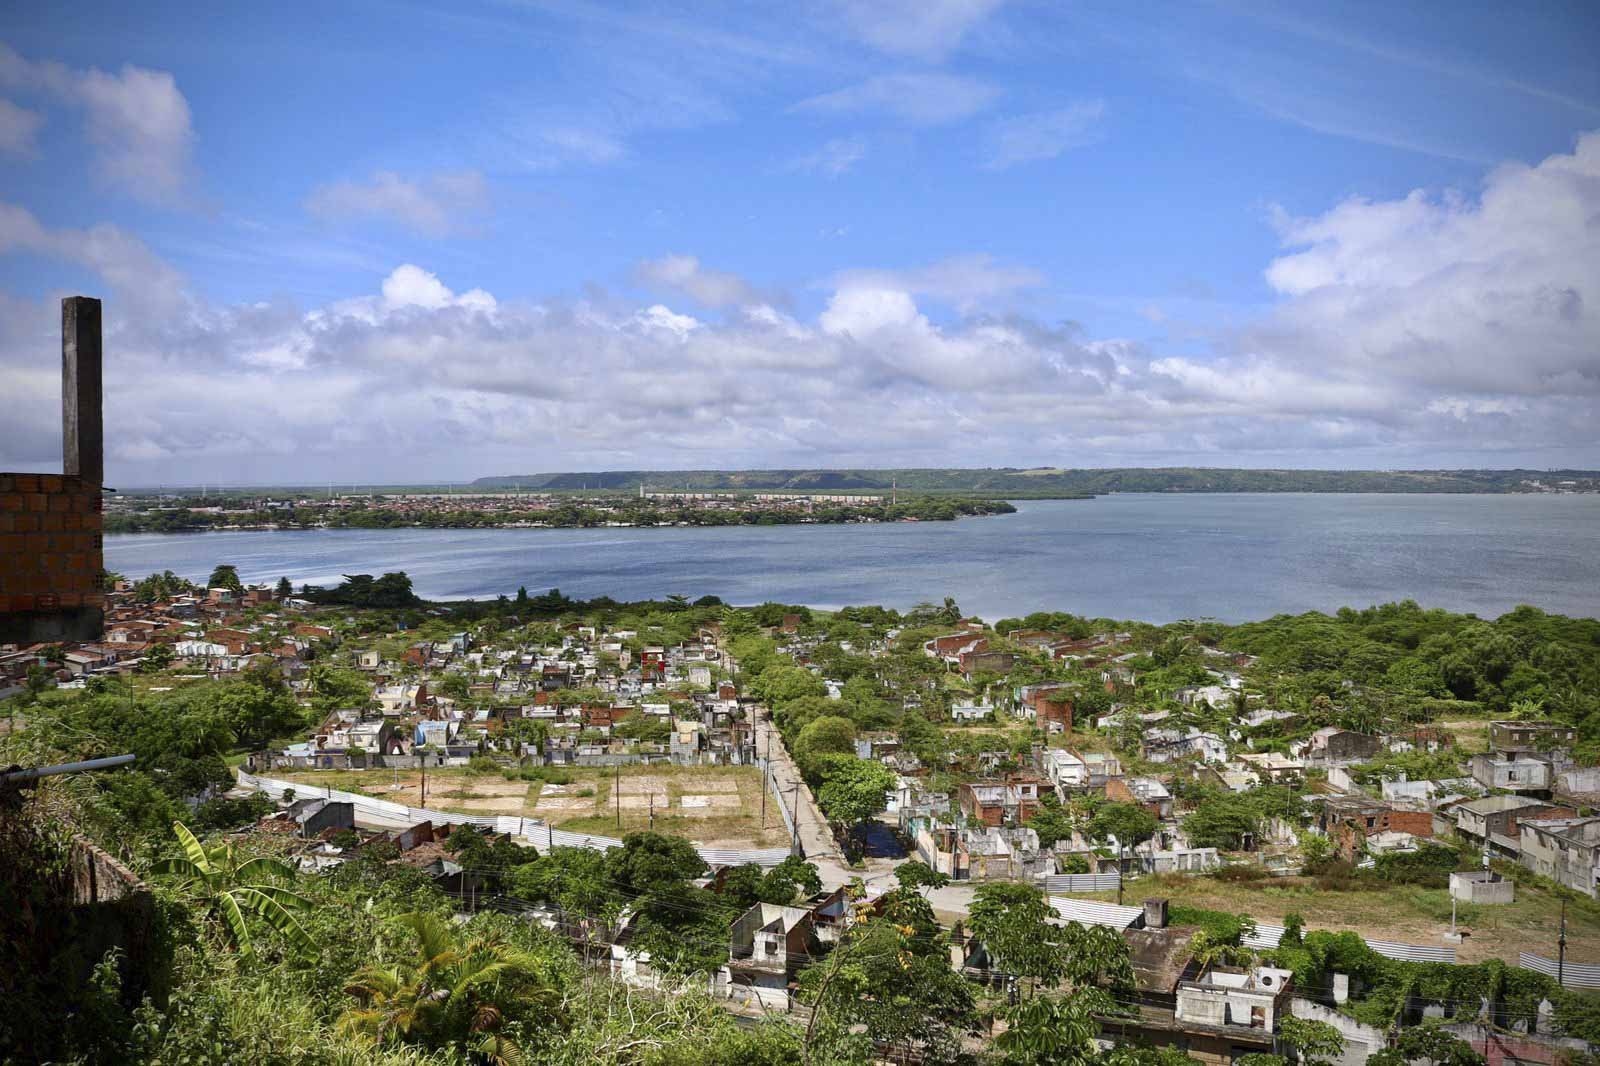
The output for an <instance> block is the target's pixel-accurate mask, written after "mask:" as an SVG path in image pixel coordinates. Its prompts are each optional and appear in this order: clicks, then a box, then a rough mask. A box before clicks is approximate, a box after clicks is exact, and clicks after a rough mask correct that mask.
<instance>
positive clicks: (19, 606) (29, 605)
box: [10, 594, 33, 611]
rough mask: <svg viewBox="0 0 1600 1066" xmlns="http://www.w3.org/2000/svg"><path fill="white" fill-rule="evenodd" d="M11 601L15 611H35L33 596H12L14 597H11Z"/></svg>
mask: <svg viewBox="0 0 1600 1066" xmlns="http://www.w3.org/2000/svg"><path fill="white" fill-rule="evenodd" d="M10 600H11V609H12V610H13V611H31V610H33V597H32V596H29V595H26V594H24V595H21V596H12V597H10Z"/></svg>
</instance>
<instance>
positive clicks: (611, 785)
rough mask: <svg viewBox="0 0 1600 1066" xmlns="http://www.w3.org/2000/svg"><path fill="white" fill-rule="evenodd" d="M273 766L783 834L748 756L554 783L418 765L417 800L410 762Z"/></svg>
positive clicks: (366, 785) (553, 808)
mask: <svg viewBox="0 0 1600 1066" xmlns="http://www.w3.org/2000/svg"><path fill="white" fill-rule="evenodd" d="M275 776H278V777H280V778H283V779H284V780H288V781H295V782H304V783H305V784H307V785H309V786H315V787H327V788H335V789H341V790H343V791H346V792H360V793H362V794H364V795H368V796H373V797H376V798H378V799H386V800H392V801H394V802H395V803H404V804H407V805H408V806H413V807H421V806H428V807H432V808H435V809H438V810H446V811H459V812H462V813H465V814H483V815H498V814H504V815H517V816H521V817H524V818H540V819H545V820H548V821H550V822H551V823H553V824H554V825H555V827H556V828H557V829H567V830H571V831H572V832H575V833H595V834H606V835H608V836H616V835H618V834H620V833H629V832H633V831H634V830H638V829H649V828H652V827H653V828H654V829H655V830H656V831H657V832H660V833H668V834H671V835H673V836H681V837H687V838H690V839H692V840H696V841H699V842H701V843H703V844H715V845H720V846H727V847H774V846H777V845H781V844H784V843H786V842H787V841H788V834H787V831H786V830H785V829H784V827H783V819H782V816H781V815H779V813H778V810H777V805H776V804H774V803H773V802H771V799H770V797H769V799H768V802H767V805H766V806H767V811H766V825H765V827H763V825H762V818H761V807H762V804H761V791H762V787H761V786H762V781H761V771H760V770H758V769H756V768H755V767H752V766H670V765H665V766H664V765H654V766H624V767H622V768H621V769H620V771H618V770H613V769H609V768H599V767H595V768H588V767H581V768H572V769H565V768H564V769H562V770H561V771H560V773H559V777H560V778H561V779H562V780H563V782H564V783H561V784H552V783H547V782H543V781H523V780H520V779H519V780H515V781H507V780H506V779H505V778H504V777H502V776H501V775H499V774H473V773H469V772H468V771H467V770H466V768H464V767H450V768H446V769H440V770H429V771H428V775H427V777H428V784H427V787H428V792H427V802H426V803H424V802H423V795H422V774H421V773H420V772H419V771H417V770H317V771H295V772H281V771H280V772H279V773H278V774H276V775H275ZM552 776H557V775H556V774H554V773H552ZM568 779H570V780H568ZM619 818H620V822H621V825H620V827H619V825H618V821H619Z"/></svg>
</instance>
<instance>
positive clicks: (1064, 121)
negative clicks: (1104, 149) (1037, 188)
mask: <svg viewBox="0 0 1600 1066" xmlns="http://www.w3.org/2000/svg"><path fill="white" fill-rule="evenodd" d="M1104 115H1105V103H1104V101H1101V100H1082V101H1079V102H1077V103H1074V104H1069V105H1068V106H1066V107H1059V108H1055V109H1053V110H1050V111H1038V112H1035V113H1033V114H1029V115H1016V116H1014V117H1012V118H1006V119H1001V120H1000V121H998V122H996V123H994V124H993V125H992V126H990V127H989V130H988V132H987V134H986V136H985V147H986V154H987V156H988V159H987V161H986V162H985V163H984V166H986V167H988V168H989V169H990V170H1004V169H1006V168H1007V167H1013V166H1016V165H1017V164H1018V163H1034V162H1038V161H1039V160H1043V159H1054V158H1056V157H1057V156H1059V155H1060V154H1061V153H1062V152H1065V151H1068V150H1069V149H1072V148H1081V147H1083V146H1084V145H1086V144H1092V143H1093V142H1095V141H1096V140H1099V138H1100V128H1099V127H1100V119H1101V118H1102V117H1103V116H1104Z"/></svg>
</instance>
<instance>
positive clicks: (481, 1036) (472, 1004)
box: [339, 914, 559, 1066]
mask: <svg viewBox="0 0 1600 1066" xmlns="http://www.w3.org/2000/svg"><path fill="white" fill-rule="evenodd" d="M396 921H397V922H399V923H400V924H401V925H404V926H405V927H406V928H408V929H410V930H411V933H412V935H413V937H414V938H415V941H416V943H415V953H414V954H413V956H412V957H411V958H409V959H405V960H401V961H399V962H397V963H396V964H394V965H392V966H368V967H366V968H365V969H363V970H361V971H360V972H358V973H357V974H356V975H355V977H354V978H353V979H352V980H351V982H350V983H349V984H348V985H346V986H345V991H346V992H348V993H350V994H351V995H353V996H355V997H356V999H357V1000H359V1001H360V1006H356V1007H351V1008H349V1009H348V1010H346V1011H345V1012H344V1014H343V1015H342V1016H341V1017H340V1019H339V1028H340V1029H341V1030H342V1031H344V1032H347V1033H351V1034H355V1035H358V1036H364V1037H366V1038H367V1039H369V1040H371V1041H373V1042H374V1043H380V1044H381V1043H386V1042H389V1041H399V1042H403V1043H414V1044H423V1045H426V1046H430V1047H442V1046H446V1045H455V1046H458V1047H461V1048H464V1049H466V1050H469V1051H471V1052H474V1053H476V1054H477V1055H480V1056H482V1057H483V1058H484V1059H487V1060H488V1061H489V1062H492V1063H495V1064H496V1066H516V1064H518V1063H521V1062H522V1061H523V1056H522V1049H521V1048H520V1047H518V1046H517V1044H516V1042H515V1041H514V1040H512V1038H511V1037H510V1036H508V1035H507V1034H506V1033H505V1032H504V1031H503V1027H504V1025H505V1020H506V1013H507V1008H508V1007H509V1006H511V1005H512V1004H515V1005H517V1006H518V1007H519V1008H521V1009H523V1010H527V1009H528V1008H529V1007H530V1006H531V1007H533V1008H536V1009H540V1010H543V1011H545V1012H546V1013H547V1014H554V1013H556V1011H557V1010H558V1009H559V1004H558V993H557V991H556V988H555V983H554V980H553V977H552V975H551V974H550V972H549V967H548V964H547V963H546V961H545V960H544V959H541V958H539V957H537V956H534V955H530V954H527V953H526V952H521V951H518V950H516V949H514V948H511V947H509V946H507V945H505V944H503V943H500V942H499V941H495V940H486V939H481V938H480V939H475V940H471V941H468V942H467V943H465V944H461V943H458V942H457V940H456V935H455V932H454V930H452V929H451V928H450V926H449V925H448V924H447V923H446V922H445V921H444V920H442V919H441V918H439V917H438V916H437V915H432V914H406V915H402V916H401V917H399V918H397V919H396Z"/></svg>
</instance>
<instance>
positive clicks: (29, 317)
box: [0, 133, 1600, 484]
mask: <svg viewBox="0 0 1600 1066" xmlns="http://www.w3.org/2000/svg"><path fill="white" fill-rule="evenodd" d="M1275 223H1276V225H1277V226H1278V231H1279V234H1280V237H1281V241H1282V252H1281V254H1280V255H1279V256H1278V257H1277V258H1275V259H1273V260H1272V261H1271V262H1270V263H1268V264H1266V265H1265V278H1266V280H1267V282H1268V283H1269V284H1270V286H1271V287H1272V289H1273V290H1274V291H1275V292H1276V293H1277V294H1278V296H1279V300H1278V303H1277V305H1276V306H1275V307H1274V308H1273V309H1272V310H1271V312H1270V313H1268V314H1266V315H1264V316H1263V317H1261V318H1260V319H1259V320H1257V321H1255V322H1253V323H1251V324H1249V325H1248V326H1247V327H1245V328H1242V329H1238V330H1237V331H1235V332H1233V333H1230V334H1226V335H1220V336H1216V337H1214V338H1213V339H1212V341H1211V345H1210V348H1209V350H1208V351H1207V353H1206V354H1205V355H1203V356H1202V355H1197V354H1194V353H1193V352H1183V353H1173V352H1163V351H1155V350H1149V349H1147V348H1146V347H1144V346H1142V345H1140V344H1136V343H1133V342H1130V341H1127V340H1125V339H1119V338H1116V337H1092V336H1088V335H1086V334H1085V333H1084V331H1083V330H1082V329H1081V328H1080V327H1078V326H1076V325H1070V324H1069V325H1058V324H1051V323H1046V322H1042V321H1038V320H1036V319H1034V318H1031V317H1028V316H1026V315H1022V314H1018V313H1014V312H1005V311H1003V310H1002V308H1004V307H1005V306H1006V305H1007V304H1008V303H1009V302H1010V301H1011V298H1012V297H1014V296H1015V294H1016V293H1018V292H1020V291H1024V290H1028V289H1032V288H1035V287H1038V286H1041V285H1043V284H1044V282H1045V279H1043V278H1041V277H1040V276H1038V275H1037V274H1036V273H1034V272H1032V271H1030V270H1028V269H1026V268H1025V267H1019V266H1014V265H1010V264H1003V263H997V262H995V261H994V260H992V259H989V258H987V257H983V256H978V255H973V256H963V257H956V258H953V259H949V260H945V261H943V262H940V263H935V264H930V265H928V266H926V267H923V268H919V269H914V270H897V271H896V270H870V269H869V270H857V271H845V272H842V273H840V274H838V275H836V276H834V277H833V278H832V279H830V280H829V281H828V282H827V283H826V289H825V295H824V305H823V306H822V307H821V309H820V310H819V311H817V312H815V313H814V314H809V315H801V314H797V313H794V312H793V311H790V310H786V309H784V308H782V307H780V306H778V305H777V304H776V303H775V301H773V300H771V299H770V298H768V297H766V296H763V295H762V289H761V288H760V287H758V286H756V285H753V284H751V283H750V282H748V281H746V280H744V279H741V278H739V277H737V276H736V275H734V274H732V273H729V272H726V271H721V270H717V269H714V268H711V267H708V266H706V265H705V264H703V263H702V262H701V261H700V260H699V259H697V258H696V257H694V256H692V255H676V256H671V257H667V258H663V259H658V260H653V261H649V262H646V263H644V264H641V265H640V266H639V268H638V280H639V281H640V282H641V283H643V284H645V285H647V286H648V287H649V288H650V289H651V290H653V293H654V296H655V299H656V300H657V301H658V302H650V301H649V300H645V301H640V302H639V303H637V304H631V303H628V302H626V301H625V300H623V299H622V298H621V297H619V296H617V295H616V294H611V295H595V296H592V297H590V298H587V299H578V300H570V301H563V302H545V301H536V300H529V299H525V298H520V297H517V296H515V295H510V294H495V295H491V294H490V293H487V292H483V291H481V290H473V289H469V290H468V291H466V292H458V291H457V289H458V288H459V287H461V283H460V282H459V281H458V280H457V279H454V278H448V277H441V276H437V275H436V273H435V272H432V271H430V270H428V269H427V268H426V266H425V265H418V264H403V265H400V266H398V267H397V268H396V269H394V270H393V271H392V272H391V273H390V274H389V275H388V277H387V278H384V279H376V278H375V279H374V282H373V289H372V291H371V292H369V293H366V294H357V295H355V296H353V297H352V298H350V299H347V300H343V301H339V302H334V303H330V304H328V305H326V306H321V307H315V308H299V307H294V306H291V305H288V304H279V303H256V304H249V305H231V306H217V305H212V304H208V303H206V302H205V301H203V300H199V299H197V298H195V297H193V296H192V295H191V294H190V292H189V287H188V286H187V283H186V280H185V279H184V278H183V277H182V276H181V274H179V273H178V272H177V271H175V270H173V269H172V268H171V267H169V266H166V265H165V264H164V263H162V262H161V260H160V259H159V258H158V257H156V256H155V255H154V254H153V253H151V251H150V250H149V249H148V248H146V247H145V246H144V245H143V244H142V243H141V242H140V241H138V240H137V239H136V238H134V237H132V236H130V235H129V234H127V233H125V232H124V231H122V230H119V229H117V228H115V227H105V226H103V227H95V228H93V229H89V230H83V231H61V230H52V229H50V228H48V227H46V226H44V225H42V224H41V223H40V222H39V221H38V220H37V219H35V218H34V217H33V216H32V215H31V214H29V213H28V212H27V211H26V210H23V209H21V208H18V207H0V252H4V251H8V250H18V249H20V250H26V251H29V252H32V253H35V254H39V255H43V256H48V257H52V258H56V259H63V260H70V261H72V262H74V263H77V264H80V265H81V266H83V267H85V268H87V269H90V270H92V271H94V272H95V273H96V274H97V275H98V276H99V277H100V278H101V280H102V282H103V283H104V286H105V295H106V298H107V316H106V317H107V322H108V327H109V335H108V337H107V341H106V352H107V363H106V378H107V382H108V391H107V396H108V399H107V417H106V426H107V439H108V448H109V452H110V455H109V464H108V468H109V469H110V470H112V471H113V472H114V474H115V476H116V477H117V478H119V479H121V480H123V481H125V482H127V483H129V484H138V483H151V482H162V481H165V482H179V481H182V482H193V481H198V480H201V479H205V480H213V481H216V480H223V479H227V480H235V481H249V480H254V481H272V480H277V481H280V482H281V481H285V480H295V479H306V480H319V479H323V478H326V477H329V476H332V477H346V478H352V479H353V478H361V479H364V480H365V479H384V480H405V479H413V480H414V479H418V478H426V477H437V478H442V477H462V476H469V475H473V474H481V473H489V472H494V471H504V470H512V469H535V468H538V469H558V468H594V467H638V466H644V467H672V466H761V465H772V464H784V465H787V464H796V465H830V464H831V465H854V464H881V465H889V464H901V463H907V464H923V465H987V464H1002V463H1015V464H1025V465H1031V464H1039V463H1048V464H1056V465H1097V464H1112V463H1115V464H1121V463H1173V462H1181V463H1185V464H1197V463H1198V464H1208V463H1209V464H1214V465H1322V466H1385V467H1390V466H1431V465H1439V464H1448V465H1485V466H1492V465H1518V464H1527V465H1539V466H1549V465H1588V466H1600V439H1597V438H1600V434H1597V431H1596V426H1597V425H1600V409H1597V408H1600V402H1597V398H1600V133H1591V134H1588V135H1585V136H1584V137H1583V138H1581V139H1580V140H1579V142H1578V143H1577V146H1576V148H1575V150H1574V151H1573V152H1571V153H1569V154H1561V155H1556V156H1552V157H1551V158H1549V159H1546V160H1545V161H1543V162H1542V163H1540V164H1538V165H1537V166H1520V165H1519V166H1506V167H1501V168H1499V169H1497V170H1495V171H1493V172H1492V173H1490V174H1489V176H1488V177H1487V179H1486V181H1485V183H1484V186H1483V188H1482V190H1481V193H1480V194H1478V195H1476V196H1468V195H1463V194H1458V193H1443V194H1429V193H1426V192H1421V191H1419V192H1414V193H1412V194H1410V195H1408V196H1406V197H1403V198H1401V199H1398V200H1392V201H1376V202H1373V201H1365V200H1350V201H1347V202H1345V203H1341V204H1338V205H1335V206H1334V207H1332V208H1331V209H1329V210H1327V211H1325V212H1323V213H1321V214H1319V215H1314V216H1310V217H1305V218H1292V217H1287V216H1285V215H1283V214H1282V213H1281V212H1280V213H1279V214H1278V215H1277V216H1275ZM677 301H684V302H682V303H680V302H677ZM56 316H57V310H56V308H55V306H54V305H53V303H51V302H49V301H44V302H34V301H27V300H20V299H16V298H13V297H0V383H3V386H4V391H5V393H6V395H7V397H8V400H9V402H8V407H9V408H11V409H12V410H14V411H17V412H20V417H19V418H17V419H14V420H10V421H7V422H6V424H5V425H4V427H3V428H0V467H11V468H17V467H27V466H29V465H44V464H48V463H50V462H54V461H57V460H58V458H59V450H58V449H59V443H58V435H57V434H58V431H57V429H56V426H55V420H56V419H55V410H56V403H57V397H58V396H59V385H58V382H57V380H56V377H55V375H56V364H55V361H54V357H53V352H54V351H55V345H56V336H55V334H56V330H57V321H58V320H57V317H56Z"/></svg>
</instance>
